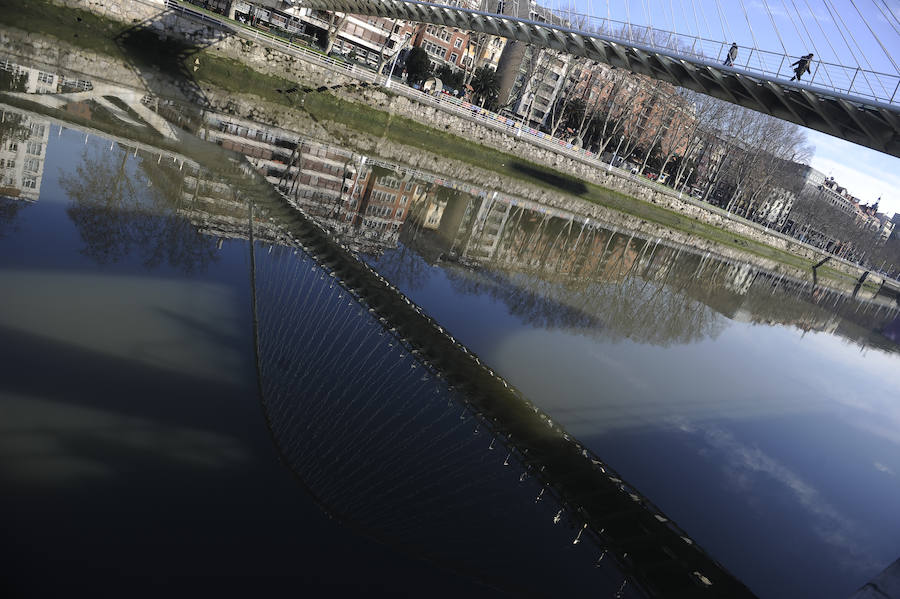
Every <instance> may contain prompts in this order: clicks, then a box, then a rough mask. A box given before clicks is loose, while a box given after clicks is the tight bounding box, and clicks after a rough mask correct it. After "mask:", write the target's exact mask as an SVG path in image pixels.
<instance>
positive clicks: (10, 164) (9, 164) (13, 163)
mask: <svg viewBox="0 0 900 599" xmlns="http://www.w3.org/2000/svg"><path fill="white" fill-rule="evenodd" d="M6 168H16V161H15V160H7V161H6Z"/></svg>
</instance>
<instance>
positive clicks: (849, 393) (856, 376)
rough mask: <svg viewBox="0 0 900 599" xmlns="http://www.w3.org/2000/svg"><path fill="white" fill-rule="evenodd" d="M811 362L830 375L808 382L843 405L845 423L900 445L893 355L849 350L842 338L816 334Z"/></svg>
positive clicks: (899, 385) (899, 381) (899, 383)
mask: <svg viewBox="0 0 900 599" xmlns="http://www.w3.org/2000/svg"><path fill="white" fill-rule="evenodd" d="M815 337H816V343H812V344H809V346H810V347H811V348H812V351H813V354H814V355H813V356H811V358H812V360H811V362H812V364H813V365H814V367H815V368H816V370H817V371H819V372H829V373H831V374H832V376H829V377H827V378H826V377H822V378H820V379H818V380H813V381H811V383H812V384H815V385H816V387H817V390H818V392H819V393H821V395H822V397H823V398H826V399H827V400H828V401H830V402H834V403H835V404H836V405H838V406H840V407H841V408H842V410H843V411H842V418H843V420H844V421H845V422H848V423H850V424H851V425H853V426H855V427H857V428H858V429H860V430H863V431H866V432H867V433H869V434H873V435H876V436H878V437H881V438H883V439H886V440H888V441H890V442H891V443H894V444H895V445H900V402H897V398H898V397H900V376H898V375H897V364H898V359H897V355H896V354H888V353H885V352H882V351H879V350H877V349H874V350H868V351H865V352H863V351H848V350H849V349H851V348H850V347H849V346H848V344H847V342H845V341H844V340H842V339H840V338H837V337H833V336H830V335H824V334H817V335H816V336H815Z"/></svg>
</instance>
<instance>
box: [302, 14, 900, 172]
mask: <svg viewBox="0 0 900 599" xmlns="http://www.w3.org/2000/svg"><path fill="white" fill-rule="evenodd" d="M299 4H301V5H302V6H304V7H307V8H312V9H318V10H329V11H338V12H345V13H351V14H359V15H371V16H381V17H390V18H395V19H401V20H404V21H414V22H421V23H432V24H435V25H443V26H446V27H455V28H458V29H464V30H468V31H474V32H482V33H487V34H490V35H496V36H501V37H505V38H508V39H514V40H519V41H523V42H526V43H530V44H534V45H536V46H540V47H545V48H550V49H553V50H559V51H563V52H567V53H570V54H573V55H575V56H584V57H587V58H589V59H591V60H596V61H599V62H604V63H607V64H610V65H612V66H615V67H620V68H624V69H628V70H630V71H632V72H634V73H639V74H642V75H648V76H650V77H653V78H655V79H658V80H661V81H666V82H668V83H672V84H673V85H677V86H680V87H685V88H688V89H691V90H694V91H697V92H700V93H703V94H707V95H709V96H713V97H715V98H719V99H721V100H725V101H728V102H732V103H734V104H738V105H740V106H744V107H746V108H750V109H753V110H757V111H759V112H763V113H766V114H770V115H772V116H775V117H778V118H781V119H784V120H787V121H790V122H793V123H796V124H798V125H803V126H805V127H809V128H811V129H816V130H818V131H822V132H823V133H827V134H829V135H833V136H835V137H840V138H842V139H845V140H847V141H851V142H854V143H857V144H860V145H864V146H868V147H870V148H873V149H875V150H879V151H881V152H885V153H887V154H891V155H893V156H898V157H900V73H879V72H876V71H872V70H865V69H863V68H862V67H856V66H850V67H848V66H846V65H840V64H833V63H827V62H816V61H814V62H813V64H812V72H811V76H810V77H811V78H810V80H809V82H807V83H801V82H799V81H793V82H792V81H790V80H789V79H790V77H789V76H790V75H792V72H791V69H790V64H791V62H792V61H793V60H796V59H797V58H798V57H792V56H788V55H786V54H780V53H774V52H767V51H764V50H758V49H755V48H754V49H751V51H750V54H749V56H748V57H747V59H746V60H745V61H744V62H743V63H735V65H734V66H732V67H727V66H724V65H723V64H722V57H723V56H724V51H727V45H724V44H722V43H721V42H713V41H710V40H705V39H702V38H697V37H691V36H685V35H679V34H676V33H674V32H668V31H662V30H654V29H651V28H649V27H643V26H640V27H633V26H631V25H630V24H627V23H625V24H624V25H626V26H624V27H619V28H615V27H613V26H612V25H613V24H614V23H615V21H608V20H606V19H602V20H601V21H602V23H601V25H600V26H596V25H595V24H594V23H593V22H594V21H596V19H594V18H593V17H590V16H585V15H580V16H579V15H574V14H573V15H572V18H568V17H567V16H566V13H565V12H559V11H554V12H553V18H552V20H553V21H557V20H558V21H559V22H560V23H569V24H571V23H579V22H580V23H585V22H589V23H591V26H590V27H589V28H590V29H593V31H581V30H578V29H574V28H571V27H568V26H565V25H564V24H554V23H545V22H538V21H531V20H528V19H523V18H517V17H514V16H509V15H505V14H496V13H491V12H484V11H478V10H471V9H466V8H460V7H458V6H454V5H451V4H435V3H430V2H416V1H413V0H301V1H300V3H299ZM579 17H580V18H579ZM607 31H610V32H614V33H606V32H607ZM673 48H677V50H676V49H673Z"/></svg>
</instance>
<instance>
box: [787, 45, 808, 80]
mask: <svg viewBox="0 0 900 599" xmlns="http://www.w3.org/2000/svg"><path fill="white" fill-rule="evenodd" d="M812 57H813V55H812V52H810V53H809V54H807V55H806V56H801V57H800V60H798V61H797V62H794V63H791V66H792V67H796V68H795V69H794V76H793V77H791V81H793V80H794V79H796V80H797V81H800V77H801V76H802V75H803V73H808V72H809V63H810V62H812Z"/></svg>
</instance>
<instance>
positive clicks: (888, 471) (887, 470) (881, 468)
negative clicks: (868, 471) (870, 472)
mask: <svg viewBox="0 0 900 599" xmlns="http://www.w3.org/2000/svg"><path fill="white" fill-rule="evenodd" d="M874 466H875V470H878V471H879V472H884V473H885V474H890V475H891V476H896V474H894V471H893V470H892V469H891V467H890V466H885V465H884V464H882V463H881V462H875V463H874Z"/></svg>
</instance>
